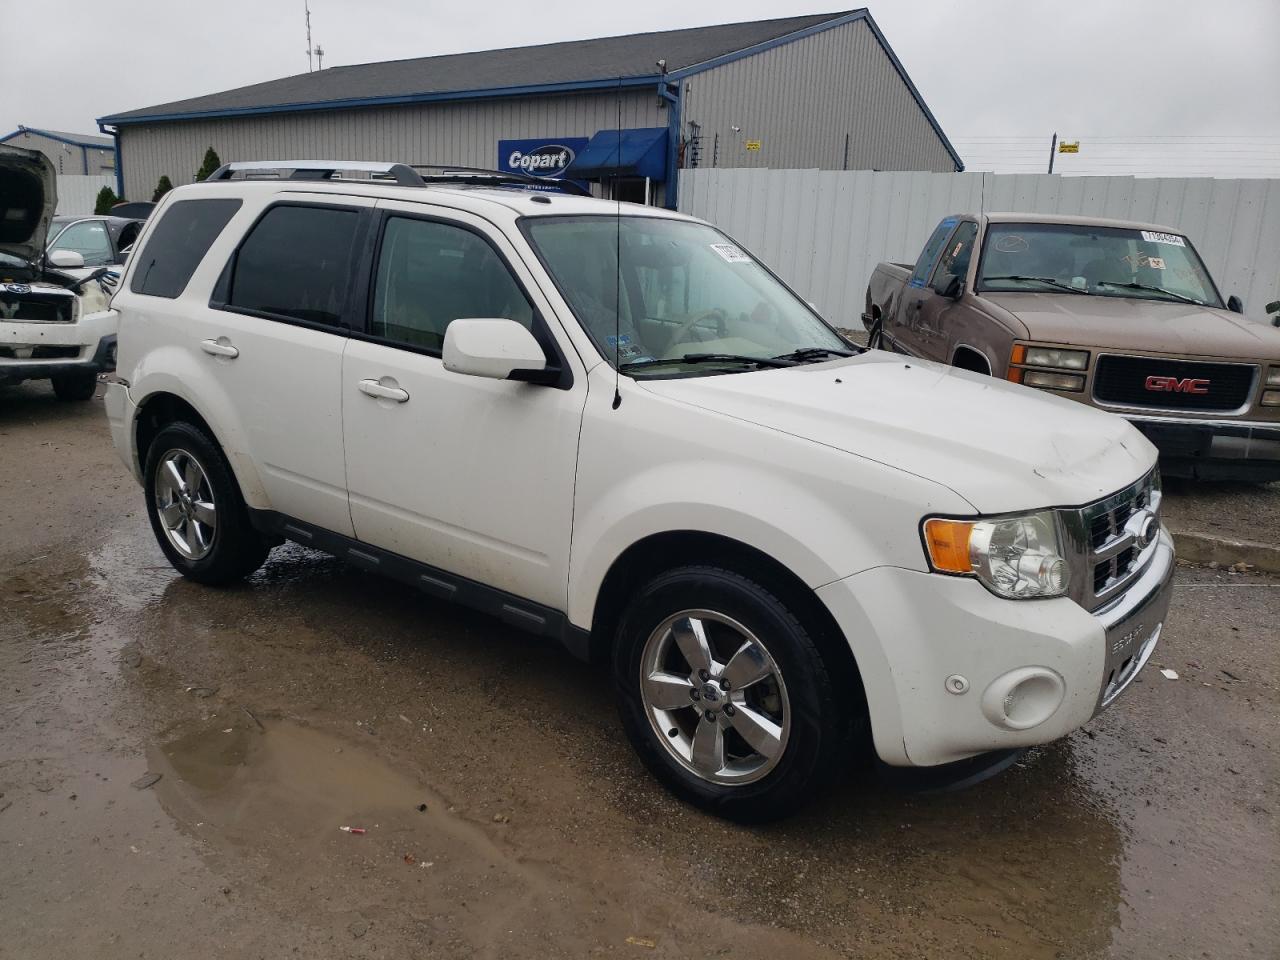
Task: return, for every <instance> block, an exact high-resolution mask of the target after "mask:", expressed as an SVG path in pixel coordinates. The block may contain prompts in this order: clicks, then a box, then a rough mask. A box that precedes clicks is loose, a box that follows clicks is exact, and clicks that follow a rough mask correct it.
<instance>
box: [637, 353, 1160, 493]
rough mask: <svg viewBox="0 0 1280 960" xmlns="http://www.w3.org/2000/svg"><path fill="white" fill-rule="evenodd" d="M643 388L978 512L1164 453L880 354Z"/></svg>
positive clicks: (1079, 414)
mask: <svg viewBox="0 0 1280 960" xmlns="http://www.w3.org/2000/svg"><path fill="white" fill-rule="evenodd" d="M640 383H641V384H642V385H643V386H644V387H645V389H647V390H649V391H651V392H653V393H655V394H658V395H660V396H663V397H666V398H669V399H671V400H676V401H680V402H683V403H687V404H690V405H692V406H696V407H700V408H702V409H705V410H708V411H712V412H715V413H718V414H721V415H724V416H729V417H734V418H736V419H739V420H744V421H747V422H750V423H755V424H758V425H760V426H764V427H768V428H771V429H774V430H779V431H782V432H783V433H787V434H791V435H793V436H797V437H803V438H805V439H808V440H812V441H814V442H815V443H821V444H825V445H827V446H831V447H835V448H837V449H840V450H844V451H846V452H847V453H851V454H854V455H855V456H859V457H865V458H867V459H870V460H875V461H878V462H881V463H884V464H886V465H888V466H891V467H894V468H896V469H899V470H904V471H906V472H908V473H912V474H915V475H917V476H920V477H924V478H926V479H929V480H933V481H935V482H937V483H940V484H942V485H943V486H945V487H948V488H949V489H951V490H952V491H954V492H955V493H957V494H958V495H959V496H961V497H963V498H964V499H965V500H967V501H968V502H969V503H971V504H972V505H973V507H974V509H975V510H977V511H978V512H980V513H1003V512H1006V511H1012V510H1033V509H1039V508H1042V507H1050V506H1077V505H1081V504H1085V503H1089V502H1091V501H1093V500H1097V499H1099V498H1100V497H1104V496H1106V495H1108V494H1111V493H1114V492H1115V491H1117V490H1119V489H1121V488H1122V487H1124V486H1125V485H1127V484H1129V483H1132V482H1133V481H1134V480H1136V479H1138V478H1139V477H1141V476H1142V475H1143V474H1144V473H1146V472H1147V471H1148V470H1149V469H1150V468H1151V467H1152V466H1153V465H1154V463H1155V460H1156V452H1155V448H1154V447H1153V446H1151V444H1150V443H1149V442H1148V441H1147V440H1146V438H1144V437H1143V436H1142V435H1141V434H1140V433H1138V431H1137V430H1135V429H1134V428H1133V427H1132V426H1130V425H1129V423H1128V422H1126V421H1125V420H1122V419H1121V418H1120V417H1116V416H1113V415H1111V414H1108V413H1103V412H1101V411H1099V410H1095V409H1093V408H1092V407H1088V406H1085V405H1084V404H1081V403H1076V402H1074V401H1071V400H1064V399H1062V398H1061V397H1056V396H1052V395H1049V394H1045V393H1040V392H1038V391H1036V390H1032V389H1030V388H1028V387H1021V386H1017V385H1016V384H1011V383H1006V382H1005V381H1003V380H996V379H993V378H991V377H987V376H983V375H982V374H977V373H970V372H968V371H965V370H958V369H956V368H954V367H947V366H942V365H941V364H936V363H930V362H927V361H920V360H914V359H912V360H904V359H903V358H902V357H898V356H896V355H894V354H890V353H884V352H881V351H875V350H873V351H869V352H867V353H864V354H861V355H859V356H857V357H852V358H850V359H848V360H838V361H829V362H826V363H820V364H811V365H806V366H797V367H788V368H784V369H773V370H761V371H753V372H749V373H740V374H725V375H720V376H707V377H691V378H687V379H674V380H642V381H640ZM852 506H856V505H851V507H852Z"/></svg>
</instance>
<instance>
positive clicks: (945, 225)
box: [885, 217, 957, 356]
mask: <svg viewBox="0 0 1280 960" xmlns="http://www.w3.org/2000/svg"><path fill="white" fill-rule="evenodd" d="M956 222H957V218H955V217H948V218H947V219H945V220H943V221H942V222H941V223H939V224H938V226H937V227H935V228H934V231H933V233H932V234H931V235H930V236H929V241H928V242H927V243H926V244H925V245H924V249H923V250H921V251H920V256H919V258H918V259H917V260H916V265H915V268H914V269H913V270H912V271H911V276H910V277H909V278H908V279H907V284H906V286H905V287H904V288H903V291H902V295H901V296H900V297H899V299H898V308H897V309H896V310H895V311H894V313H893V317H892V318H891V322H890V324H889V325H888V328H887V329H886V330H885V333H886V334H887V335H888V338H889V341H890V344H891V345H892V346H893V347H894V348H895V349H898V350H900V351H902V352H905V353H910V354H912V355H914V356H924V354H923V353H922V344H921V339H922V338H921V334H920V312H921V310H923V309H924V306H925V303H926V302H927V301H928V300H929V298H930V297H931V296H933V291H932V290H930V289H929V277H930V275H931V274H932V273H933V267H934V264H935V263H937V261H938V256H939V255H940V254H941V253H942V248H943V244H945V243H946V240H947V237H949V236H950V235H951V231H952V230H954V229H955V226H956Z"/></svg>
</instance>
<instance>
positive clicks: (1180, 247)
mask: <svg viewBox="0 0 1280 960" xmlns="http://www.w3.org/2000/svg"><path fill="white" fill-rule="evenodd" d="M1063 287H1066V288H1068V290H1069V291H1070V292H1074V293H1082V294H1094V295H1097V296H1103V297H1129V298H1132V299H1138V300H1165V301H1181V302H1194V303H1198V304H1203V305H1206V306H1211V307H1221V306H1222V300H1221V298H1220V297H1219V296H1218V291H1217V289H1216V288H1215V287H1214V285H1213V281H1212V280H1211V279H1210V278H1209V271H1208V270H1206V269H1205V266H1204V264H1203V263H1201V262H1200V258H1199V257H1198V256H1197V255H1196V252H1195V249H1194V248H1193V247H1192V246H1191V242H1190V241H1189V240H1187V239H1186V237H1183V236H1179V235H1177V234H1171V233H1154V232H1152V231H1150V230H1135V229H1129V228H1127V227H1097V226H1088V225H1076V224H1065V223H993V224H991V225H990V226H989V227H988V228H987V236H986V240H985V241H984V242H983V247H982V262H981V266H980V267H979V271H978V290H980V291H990V292H996V291H1018V292H1026V291H1032V290H1040V291H1053V290H1059V289H1061V288H1063Z"/></svg>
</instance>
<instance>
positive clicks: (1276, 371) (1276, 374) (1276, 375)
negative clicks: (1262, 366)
mask: <svg viewBox="0 0 1280 960" xmlns="http://www.w3.org/2000/svg"><path fill="white" fill-rule="evenodd" d="M1267 386H1268V387H1280V367H1268V368H1267Z"/></svg>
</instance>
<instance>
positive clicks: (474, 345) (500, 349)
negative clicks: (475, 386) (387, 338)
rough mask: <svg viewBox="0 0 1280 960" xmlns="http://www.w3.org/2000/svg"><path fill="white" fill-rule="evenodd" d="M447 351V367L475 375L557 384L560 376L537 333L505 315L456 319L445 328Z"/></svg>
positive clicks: (454, 371) (445, 357)
mask: <svg viewBox="0 0 1280 960" xmlns="http://www.w3.org/2000/svg"><path fill="white" fill-rule="evenodd" d="M443 354H444V368H445V369H446V370H449V371H451V372H453V373H461V374H466V375H468V376H472V377H488V378H490V379H492V380H523V381H526V382H528V383H555V382H556V381H557V380H558V379H559V376H560V371H558V370H556V369H554V368H551V367H548V366H547V359H546V355H545V354H544V353H543V352H542V347H541V346H540V345H539V343H538V341H537V340H535V339H534V336H533V334H532V333H530V332H529V331H528V330H527V329H525V328H524V327H522V326H521V325H520V324H518V323H516V322H515V321H514V320H507V319H505V318H502V317H486V318H467V319H458V320H454V321H453V322H452V323H450V324H449V326H448V327H446V328H445V331H444V351H443Z"/></svg>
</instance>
